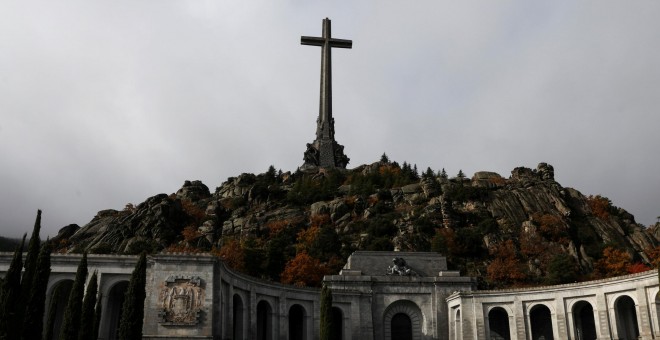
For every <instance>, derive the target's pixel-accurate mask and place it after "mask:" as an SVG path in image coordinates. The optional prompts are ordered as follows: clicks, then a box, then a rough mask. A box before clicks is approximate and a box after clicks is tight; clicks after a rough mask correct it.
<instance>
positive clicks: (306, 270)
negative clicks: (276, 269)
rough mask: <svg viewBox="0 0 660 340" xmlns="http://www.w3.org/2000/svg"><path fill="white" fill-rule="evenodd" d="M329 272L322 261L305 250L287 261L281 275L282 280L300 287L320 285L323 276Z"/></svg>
mask: <svg viewBox="0 0 660 340" xmlns="http://www.w3.org/2000/svg"><path fill="white" fill-rule="evenodd" d="M327 274H328V269H327V267H326V266H325V265H324V264H322V263H321V261H319V260H318V259H315V258H313V257H311V256H309V254H307V252H305V251H303V252H300V253H298V254H297V255H296V257H294V258H293V259H291V261H289V262H287V264H286V267H285V268H284V271H283V272H282V275H281V281H282V283H286V284H293V285H296V286H299V287H304V286H309V287H319V286H321V282H322V281H323V276H324V275H327Z"/></svg>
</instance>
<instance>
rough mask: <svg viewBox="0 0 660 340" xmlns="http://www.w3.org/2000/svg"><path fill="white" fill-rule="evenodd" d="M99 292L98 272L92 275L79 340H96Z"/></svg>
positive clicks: (84, 301)
mask: <svg viewBox="0 0 660 340" xmlns="http://www.w3.org/2000/svg"><path fill="white" fill-rule="evenodd" d="M97 291H98V280H97V278H96V271H94V273H93V274H92V277H91V278H90V279H89V284H88V285H87V293H85V299H84V300H83V305H82V316H81V318H80V331H79V332H78V340H94V339H96V337H92V332H93V331H94V306H95V305H96V293H97Z"/></svg>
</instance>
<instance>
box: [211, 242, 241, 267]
mask: <svg viewBox="0 0 660 340" xmlns="http://www.w3.org/2000/svg"><path fill="white" fill-rule="evenodd" d="M212 252H213V253H214V254H215V255H217V256H218V257H220V258H221V259H222V261H223V262H224V263H225V264H226V265H227V266H228V267H229V268H231V269H234V270H237V271H239V272H245V252H244V251H243V247H241V244H240V243H239V242H238V241H237V240H236V239H233V238H232V239H229V240H227V241H226V242H225V244H224V245H223V246H222V248H220V250H216V249H214V250H212Z"/></svg>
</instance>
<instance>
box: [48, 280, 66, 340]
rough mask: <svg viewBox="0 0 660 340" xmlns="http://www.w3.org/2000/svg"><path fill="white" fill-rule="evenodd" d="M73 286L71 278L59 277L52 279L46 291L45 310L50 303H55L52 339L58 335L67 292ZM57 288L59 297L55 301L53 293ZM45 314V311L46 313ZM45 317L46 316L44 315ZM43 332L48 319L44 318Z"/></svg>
mask: <svg viewBox="0 0 660 340" xmlns="http://www.w3.org/2000/svg"><path fill="white" fill-rule="evenodd" d="M72 287H73V279H61V280H56V281H54V282H53V283H52V284H51V286H50V288H49V289H48V290H47V292H46V294H47V295H46V296H47V300H48V305H47V306H46V308H47V309H46V311H48V308H50V304H53V303H55V305H54V308H55V310H56V312H55V320H53V339H58V338H59V336H60V329H61V326H62V321H63V320H64V309H66V305H67V302H68V301H69V294H70V293H71V288H72ZM56 290H57V294H59V298H58V299H57V301H53V297H54V294H55V292H56ZM46 314H47V313H46ZM45 317H46V318H47V317H48V316H47V315H45ZM44 321H45V323H44V333H46V329H45V327H46V323H47V322H48V321H49V320H44Z"/></svg>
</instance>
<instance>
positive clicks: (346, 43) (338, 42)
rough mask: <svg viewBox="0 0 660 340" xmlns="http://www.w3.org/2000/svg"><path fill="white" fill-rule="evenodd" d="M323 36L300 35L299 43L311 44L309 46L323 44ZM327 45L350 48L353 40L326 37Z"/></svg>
mask: <svg viewBox="0 0 660 340" xmlns="http://www.w3.org/2000/svg"><path fill="white" fill-rule="evenodd" d="M325 40H326V39H325V38H321V37H306V36H302V37H300V44H301V45H311V46H323V45H324V44H325ZM328 43H329V44H328V45H329V46H330V47H339V48H352V47H353V40H345V39H333V38H330V39H328Z"/></svg>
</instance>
